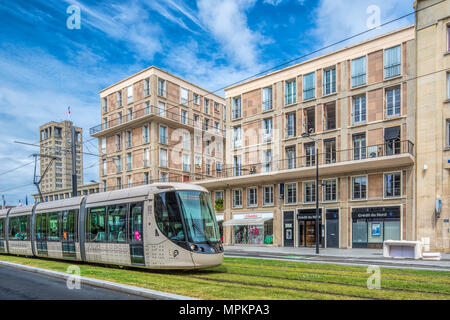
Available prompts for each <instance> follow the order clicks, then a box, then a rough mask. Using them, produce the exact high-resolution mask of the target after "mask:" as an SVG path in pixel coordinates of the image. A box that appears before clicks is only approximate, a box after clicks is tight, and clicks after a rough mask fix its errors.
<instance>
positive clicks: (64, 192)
mask: <svg viewBox="0 0 450 320" xmlns="http://www.w3.org/2000/svg"><path fill="white" fill-rule="evenodd" d="M99 192H100V186H99V184H98V182H92V183H89V184H83V185H78V186H77V195H78V196H82V195H89V194H94V193H99ZM72 196H73V194H72V187H70V188H65V189H60V190H57V191H56V190H54V191H47V192H42V197H43V199H44V202H49V201H57V200H62V199H68V198H72ZM33 197H34V201H35V202H39V194H33Z"/></svg>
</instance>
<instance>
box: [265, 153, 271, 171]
mask: <svg viewBox="0 0 450 320" xmlns="http://www.w3.org/2000/svg"><path fill="white" fill-rule="evenodd" d="M271 171H272V150H266V151H263V172H271Z"/></svg>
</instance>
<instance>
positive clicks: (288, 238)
mask: <svg viewBox="0 0 450 320" xmlns="http://www.w3.org/2000/svg"><path fill="white" fill-rule="evenodd" d="M283 216H284V246H285V247H293V246H294V211H285V212H284V213H283Z"/></svg>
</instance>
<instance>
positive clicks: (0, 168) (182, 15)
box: [0, 0, 414, 205]
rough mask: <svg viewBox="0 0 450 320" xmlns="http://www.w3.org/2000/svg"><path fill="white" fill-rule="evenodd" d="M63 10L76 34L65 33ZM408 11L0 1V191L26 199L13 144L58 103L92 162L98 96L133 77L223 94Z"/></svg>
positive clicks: (255, 0) (365, 3) (403, 1)
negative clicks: (152, 71)
mask: <svg viewBox="0 0 450 320" xmlns="http://www.w3.org/2000/svg"><path fill="white" fill-rule="evenodd" d="M73 5H75V6H77V8H79V10H80V11H79V12H80V20H79V21H80V24H79V26H80V28H79V29H76V28H68V26H67V20H68V19H70V20H69V22H71V21H73V20H72V18H73V16H72V15H73V11H72V10H69V11H68V8H69V7H70V6H73ZM411 12H413V0H390V1H385V0H358V1H354V0H197V1H195V0H158V1H155V0H147V1H137V0H120V1H71V0H67V1H65V0H46V1H44V0H41V1H36V0H15V1H2V2H0V137H1V139H0V195H5V197H6V202H7V205H18V204H19V201H21V203H22V204H24V203H25V198H26V197H28V202H29V203H33V200H32V199H33V198H32V196H31V195H32V194H34V193H36V188H35V186H34V185H33V174H34V161H33V157H32V156H31V154H33V153H37V152H39V148H36V147H32V146H27V145H23V144H17V143H14V141H22V142H27V143H32V144H38V143H39V126H41V125H42V124H44V123H47V122H49V121H62V120H66V119H68V111H67V110H68V106H70V109H71V116H70V120H71V121H73V122H74V124H75V125H76V126H79V127H82V128H83V132H84V137H83V140H84V145H83V148H84V151H85V152H90V153H94V154H97V153H98V152H97V150H98V142H97V140H96V139H93V140H92V137H90V136H89V128H91V127H93V126H96V125H98V124H100V122H101V120H100V97H99V91H100V90H102V89H104V88H106V87H108V86H109V85H111V84H113V83H116V82H118V81H120V80H121V79H124V78H126V77H128V76H130V75H132V74H134V73H136V72H139V71H140V70H142V69H145V68H147V67H149V66H151V65H155V66H157V67H159V68H162V69H165V70H167V71H168V72H170V73H173V74H175V75H177V76H180V77H182V78H184V79H186V80H188V81H190V82H192V83H195V84H197V85H199V86H201V87H203V88H205V89H207V90H209V91H213V92H216V91H217V93H218V94H220V95H222V96H223V95H224V93H223V90H222V89H223V88H224V87H227V86H229V85H231V84H233V83H235V82H239V81H242V80H243V79H246V78H248V77H251V76H253V75H255V74H258V73H260V72H263V71H266V70H270V69H272V68H274V67H275V66H279V65H280V64H283V63H286V62H288V61H291V60H292V59H295V58H297V57H303V58H302V59H300V60H297V61H295V63H298V62H300V61H304V60H308V59H310V58H312V57H314V56H318V55H322V54H325V53H327V52H331V51H335V50H338V49H340V48H343V47H346V46H349V45H352V44H355V43H358V42H361V41H363V40H365V39H369V38H372V37H375V36H377V35H380V34H383V33H387V32H389V31H392V30H395V29H398V28H401V27H405V26H408V25H411V24H413V23H414V15H409V16H408V17H406V18H403V19H400V20H398V21H395V22H393V23H389V24H387V25H385V26H383V27H380V28H374V27H373V26H374V23H377V21H379V23H380V24H384V23H386V22H388V21H391V20H394V19H396V18H398V17H402V16H404V15H407V14H409V13H411ZM377 17H379V19H377ZM69 25H70V23H69ZM365 31H367V32H366V33H364V34H363V35H361V36H358V37H355V38H353V39H351V40H348V41H344V42H341V43H339V44H337V45H334V46H331V47H329V48H327V49H326V50H322V51H319V52H317V53H315V54H313V55H311V54H310V55H308V54H309V53H311V52H313V51H316V50H318V49H321V48H323V47H326V46H329V45H330V44H333V43H336V42H339V41H341V40H344V39H346V38H348V37H351V36H353V35H355V34H359V33H361V32H365ZM284 67H285V66H284ZM96 163H98V157H96V156H90V155H86V154H85V155H84V165H83V167H84V168H88V169H86V170H85V173H84V182H85V183H89V182H90V181H98V166H96V165H95V164H96ZM38 170H39V168H38ZM38 172H39V171H38Z"/></svg>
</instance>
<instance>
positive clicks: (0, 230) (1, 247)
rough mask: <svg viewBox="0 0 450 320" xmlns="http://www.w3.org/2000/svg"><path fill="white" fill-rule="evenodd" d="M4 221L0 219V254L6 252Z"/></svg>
mask: <svg viewBox="0 0 450 320" xmlns="http://www.w3.org/2000/svg"><path fill="white" fill-rule="evenodd" d="M4 229H5V219H0V252H6V250H5V242H4V240H3V239H5V232H4Z"/></svg>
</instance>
